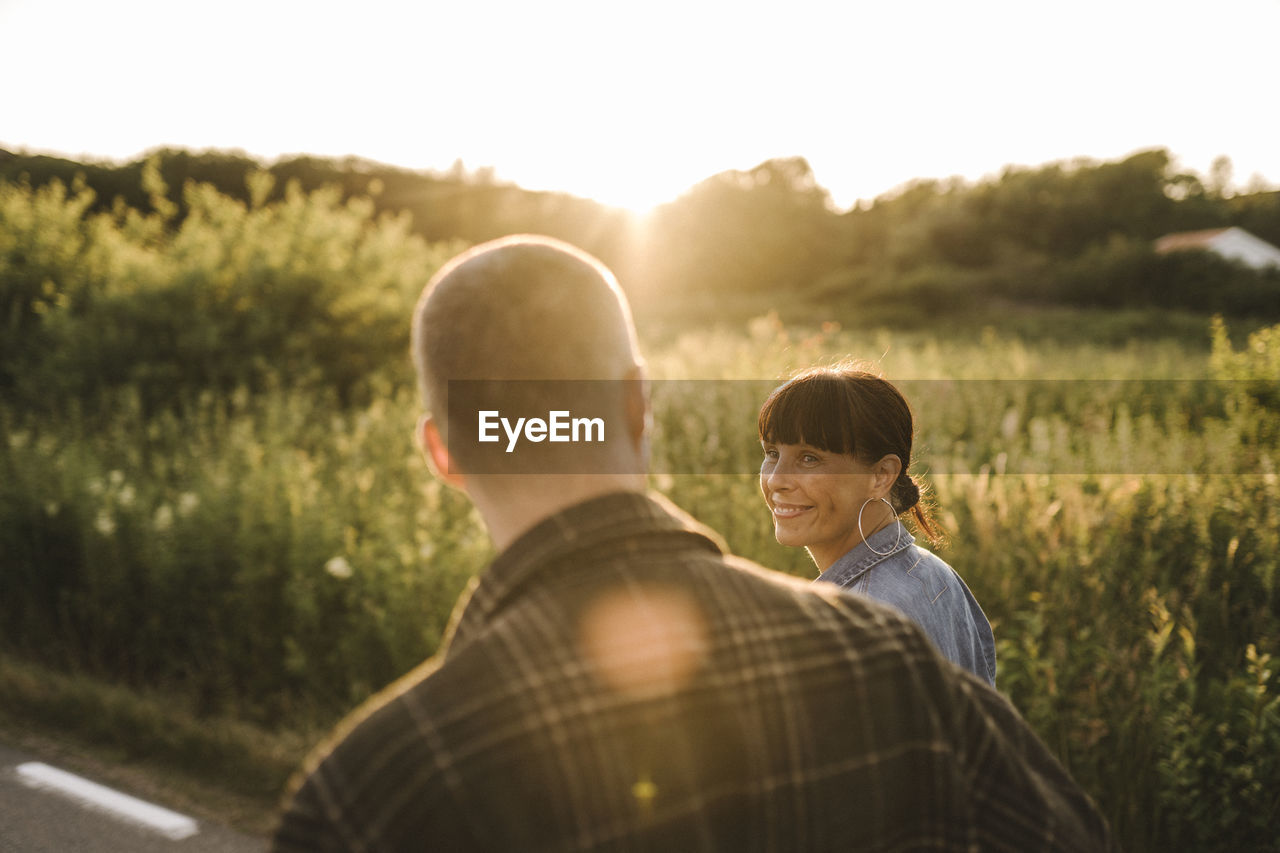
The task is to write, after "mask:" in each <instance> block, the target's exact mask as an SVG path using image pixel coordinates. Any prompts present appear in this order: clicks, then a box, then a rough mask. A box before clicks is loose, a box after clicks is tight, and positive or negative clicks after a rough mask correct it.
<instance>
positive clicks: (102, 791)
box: [16, 761, 200, 841]
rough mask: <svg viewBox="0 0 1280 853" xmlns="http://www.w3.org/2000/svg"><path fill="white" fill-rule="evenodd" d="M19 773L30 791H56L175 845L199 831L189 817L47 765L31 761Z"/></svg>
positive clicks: (21, 767) (19, 767) (18, 769)
mask: <svg viewBox="0 0 1280 853" xmlns="http://www.w3.org/2000/svg"><path fill="white" fill-rule="evenodd" d="M16 769H17V773H18V779H19V780H20V781H21V782H22V784H24V785H27V786H28V787H31V788H42V789H45V790H49V791H54V792H56V793H59V794H62V795H64V796H67V797H70V798H72V799H74V800H77V801H79V802H80V803H81V804H83V805H85V806H88V807H90V808H95V809H98V810H100V811H105V812H107V813H108V814H111V815H113V816H115V817H118V818H120V819H121V820H127V821H129V822H131V823H136V824H140V825H142V826H144V827H146V828H148V829H151V830H154V831H155V832H158V833H160V834H161V835H164V836H166V837H168V838H172V839H173V840H174V841H181V840H182V839H184V838H189V837H191V836H192V835H195V834H196V833H198V832H199V831H200V829H199V827H198V826H197V825H196V822H195V821H194V820H192V819H191V818H189V817H187V816H186V815H183V814H178V813H177V812H173V811H169V810H168V809H166V808H161V807H160V806H157V805H153V804H152V803H148V802H146V801H145V800H139V799H138V798H136V797H131V796H129V795H128V794H122V793H120V792H119V791H115V790H112V789H111V788H108V787H106V786H105V785H99V784H98V783H96V782H90V781H89V780H88V779H84V778H82V777H80V776H76V775H75V774H73V773H68V772H66V771H65V770H59V769H58V768H56V767H50V766H49V765H48V764H42V763H40V762H38V761H29V762H27V763H26V764H19V765H18V767H17V768H16Z"/></svg>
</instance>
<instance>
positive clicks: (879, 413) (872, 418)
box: [759, 364, 942, 545]
mask: <svg viewBox="0 0 1280 853" xmlns="http://www.w3.org/2000/svg"><path fill="white" fill-rule="evenodd" d="M914 430H915V425H914V420H913V418H912V415H911V407H910V406H909V405H908V404H907V400H906V398H905V397H903V396H902V393H901V392H900V391H898V389H897V388H895V387H894V386H893V384H892V383H890V382H889V381H888V380H886V379H884V378H882V377H880V376H877V375H876V374H874V373H871V372H870V371H868V370H865V369H864V368H863V367H862V366H860V365H857V364H840V365H836V366H833V367H812V368H809V369H807V370H803V371H801V372H800V373H797V374H796V375H795V376H793V377H791V379H789V380H787V382H786V383H785V384H783V385H781V386H779V387H778V388H776V389H774V391H773V393H772V394H770V395H769V397H768V399H766V400H765V401H764V405H763V406H761V407H760V419H759V431H760V440H761V441H764V442H768V443H772V444H807V445H809V446H810V447H814V448H816V449H818V450H825V451H827V452H829V453H847V454H849V455H850V456H853V457H854V458H855V459H857V460H858V461H860V462H862V463H864V464H867V465H870V464H873V463H875V462H877V461H879V460H880V459H882V458H884V457H885V456H886V455H888V454H890V453H892V454H894V455H895V456H897V457H898V458H899V459H900V460H902V470H901V472H900V473H899V474H898V479H897V481H896V482H895V483H894V484H893V487H892V488H891V489H890V490H889V501H890V503H892V504H893V508H894V511H895V512H897V513H898V514H902V513H904V512H907V511H910V512H911V515H912V517H913V518H914V520H915V522H916V526H917V527H918V528H919V530H920V532H921V533H923V534H924V537H925V538H926V539H928V540H929V542H930V543H932V544H934V545H938V544H940V543H941V541H942V537H941V534H940V532H939V531H938V530H937V527H936V524H935V523H934V522H933V520H932V519H931V517H930V514H929V511H928V509H927V508H926V507H925V506H924V505H923V504H922V503H921V488H920V484H919V483H917V482H916V480H915V478H913V477H911V476H910V475H908V474H907V469H908V468H909V467H910V465H911V441H912V437H913V433H914Z"/></svg>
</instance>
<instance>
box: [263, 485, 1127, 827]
mask: <svg viewBox="0 0 1280 853" xmlns="http://www.w3.org/2000/svg"><path fill="white" fill-rule="evenodd" d="M678 513H679V511H678V510H674V508H671V507H669V506H668V505H665V504H664V503H659V502H658V501H656V500H654V499H651V498H648V497H646V496H644V495H641V494H638V493H620V494H614V495H608V496H605V497H602V498H598V499H596V500H593V501H588V502H586V503H583V504H580V505H578V506H576V507H573V508H571V509H569V510H567V511H565V512H563V513H560V514H558V515H556V516H554V517H552V518H550V519H547V520H546V521H544V522H542V523H541V524H539V525H538V526H537V527H535V528H534V529H533V530H531V531H529V532H528V533H526V534H525V535H523V536H522V537H521V538H520V539H519V540H518V541H517V542H515V543H514V544H513V545H511V547H509V548H508V549H506V551H504V552H503V553H502V554H501V555H500V556H499V557H498V559H497V560H496V561H495V562H494V563H493V564H492V566H490V567H489V568H488V569H487V570H486V571H485V572H484V573H483V574H482V576H481V577H480V578H479V579H478V582H476V583H474V584H473V588H472V592H471V595H470V598H469V600H467V599H466V598H464V600H463V601H462V602H460V603H459V607H458V610H457V611H455V617H454V623H453V626H452V628H451V631H450V636H449V637H448V638H447V640H446V644H445V645H444V646H443V647H442V650H441V652H440V653H439V654H438V655H437V656H436V657H435V658H433V659H432V660H430V661H428V662H426V663H425V664H423V665H422V666H421V667H419V668H418V669H416V670H415V671H413V672H411V673H410V674H409V675H407V676H405V677H404V678H403V679H401V680H400V681H399V682H397V683H396V684H395V685H392V687H390V688H388V689H387V690H386V691H384V692H383V693H382V694H381V695H380V696H378V697H375V699H373V700H371V702H370V703H369V704H368V705H367V706H366V707H365V708H364V709H362V710H361V711H359V712H358V713H357V714H355V715H353V716H352V718H351V719H350V720H349V721H348V722H347V723H345V724H344V725H343V726H341V727H340V728H339V729H338V731H337V732H336V733H335V735H334V737H333V738H332V739H331V741H330V743H329V744H328V745H325V746H322V747H321V748H320V749H319V750H318V751H317V753H316V755H315V756H313V758H312V759H311V760H310V761H309V762H308V770H307V771H306V772H305V773H304V774H302V775H301V776H300V777H299V781H298V782H295V785H294V790H293V793H292V795H291V797H290V798H289V800H288V802H287V805H286V808H285V811H284V814H283V815H282V819H281V822H280V825H279V827H278V828H277V831H276V834H275V837H274V840H273V849H274V850H277V851H329V850H359V851H391V850H442V851H467V850H487V851H562V850H655V851H658V850H661V851H679V853H684V851H732V853H741V852H742V851H801V850H886V851H887V850H926V849H927V850H956V851H961V850H963V851H972V850H1008V851H1019V853H1024V851H1031V850H1062V851H1085V850H1104V849H1111V841H1110V839H1109V836H1108V832H1107V828H1106V824H1105V822H1104V821H1103V819H1102V818H1101V816H1100V815H1099V814H1098V812H1097V811H1096V810H1095V808H1094V806H1093V804H1092V803H1091V802H1090V800H1089V799H1088V797H1086V795H1085V794H1084V793H1083V792H1082V791H1081V790H1080V789H1079V788H1077V787H1076V785H1075V784H1074V783H1073V782H1072V780H1071V779H1070V777H1069V776H1068V775H1067V773H1066V771H1065V770H1064V769H1063V768H1062V766H1061V765H1060V764H1059V763H1058V762H1057V761H1056V760H1055V759H1054V758H1053V756H1052V755H1051V754H1050V753H1049V752H1048V751H1047V750H1046V748H1045V747H1044V745H1043V744H1042V743H1041V742H1040V741H1039V740H1038V739H1037V738H1036V736H1035V735H1034V734H1033V733H1032V732H1031V731H1030V729H1029V728H1028V727H1027V725H1026V723H1025V722H1024V721H1023V720H1022V719H1021V717H1019V715H1018V714H1017V712H1016V711H1014V710H1013V708H1012V707H1011V706H1010V705H1009V704H1008V702H1007V701H1005V700H1004V699H1003V698H1002V697H1001V696H1000V695H999V694H997V693H996V692H995V691H993V690H991V689H989V688H988V687H987V686H986V685H984V684H982V683H980V682H979V681H978V680H977V679H975V678H973V677H972V676H971V675H969V674H968V673H965V672H963V671H961V670H960V669H959V668H957V667H955V666H953V665H952V664H950V663H948V662H946V661H945V660H943V659H942V658H941V657H940V656H939V655H938V653H937V652H936V651H935V650H934V648H933V646H932V645H931V644H930V642H929V640H928V639H927V638H926V637H925V635H924V634H923V633H922V632H921V631H920V629H919V628H918V627H917V626H915V625H914V624H913V623H912V622H910V621H909V620H907V619H906V618H904V617H903V616H901V615H900V614H898V613H897V612H896V611H893V610H891V609H890V608H888V607H885V606H883V605H880V604H878V603H876V602H874V601H871V600H868V599H865V598H862V597H859V596H855V595H852V594H848V593H845V592H842V591H841V590H839V589H838V588H836V587H834V586H831V585H827V584H819V585H816V586H815V585H810V584H808V583H806V582H804V581H801V580H799V579H794V578H789V577H786V576H783V575H780V574H777V573H774V572H768V571H765V570H763V569H760V568H759V567H757V566H755V565H753V564H750V563H748V562H746V561H743V560H738V559H736V558H733V557H727V556H725V555H724V554H723V552H722V550H721V548H720V547H719V545H718V543H717V541H716V540H715V539H714V538H713V536H712V535H709V534H708V533H707V532H705V531H702V530H701V529H699V528H697V527H696V525H694V524H693V523H692V522H691V521H690V520H688V519H687V518H684V517H682V516H681V515H679V514H678Z"/></svg>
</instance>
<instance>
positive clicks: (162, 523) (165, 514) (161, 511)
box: [151, 504, 173, 533]
mask: <svg viewBox="0 0 1280 853" xmlns="http://www.w3.org/2000/svg"><path fill="white" fill-rule="evenodd" d="M151 526H152V527H154V528H155V529H156V532H158V533H164V532H165V531H166V530H168V529H169V528H170V527H173V507H171V506H169V505H168V504H161V505H160V507H159V508H158V509H157V510H156V514H155V517H154V518H152V519H151Z"/></svg>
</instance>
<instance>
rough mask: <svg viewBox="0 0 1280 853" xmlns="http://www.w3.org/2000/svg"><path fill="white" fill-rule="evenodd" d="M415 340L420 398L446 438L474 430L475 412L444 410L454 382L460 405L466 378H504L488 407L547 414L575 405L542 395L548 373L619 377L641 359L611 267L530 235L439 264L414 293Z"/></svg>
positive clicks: (578, 377)
mask: <svg viewBox="0 0 1280 853" xmlns="http://www.w3.org/2000/svg"><path fill="white" fill-rule="evenodd" d="M412 346H413V358H414V364H415V366H416V367H417V372H418V384H419V390H420V392H421V393H422V397H423V402H424V404H425V406H426V408H427V411H428V412H430V413H431V414H432V415H433V416H434V417H435V418H436V420H437V423H438V424H439V427H440V430H441V433H442V435H445V437H446V438H447V435H448V432H450V431H453V430H461V429H465V428H467V427H468V426H469V427H470V429H471V431H472V432H474V428H475V424H474V418H475V412H474V411H470V410H468V409H467V408H466V407H464V406H457V405H455V406H453V407H450V405H449V388H450V383H454V390H455V402H456V400H457V394H456V392H457V391H458V389H459V388H463V387H467V385H468V383H467V381H468V380H470V381H477V382H478V381H484V382H489V383H494V381H495V380H497V381H501V389H500V391H499V392H498V393H500V395H501V397H500V399H496V400H495V399H493V398H491V397H488V398H486V399H487V400H488V403H487V405H492V406H499V407H501V408H506V409H510V410H511V411H533V410H536V409H538V408H539V407H541V410H542V412H543V413H545V412H546V411H547V408H548V406H550V407H552V408H562V409H563V408H568V407H570V406H572V405H573V403H574V401H573V400H572V399H571V396H572V395H571V392H561V391H559V390H558V391H557V392H556V393H555V394H553V395H551V396H554V397H555V399H547V397H548V392H547V388H548V387H549V386H548V384H547V381H548V380H550V381H562V380H568V381H573V380H587V379H590V380H621V379H624V378H627V377H628V375H629V373H630V372H631V371H634V369H635V368H636V366H637V365H638V364H639V363H640V356H639V351H638V347H637V345H636V338H635V330H634V327H633V325H632V321H631V312H630V309H629V308H628V306H627V302H626V298H625V297H624V296H623V294H622V291H621V290H620V289H619V287H618V283H617V281H616V280H615V279H614V276H613V274H612V273H611V272H610V271H609V270H608V268H606V267H605V266H604V265H603V264H601V263H600V262H599V261H598V260H596V259H595V258H593V257H592V256H590V255H588V254H587V253H585V252H583V251H581V250H579V249H577V248H575V247H573V246H570V245H569V244H567V243H563V242H561V241H558V240H554V239H551V238H548V237H536V236H528V235H521V236H516V237H507V238H504V239H501V240H495V241H492V242H489V243H484V244H482V245H479V246H476V247H475V248H473V249H471V250H470V251H467V252H465V253H463V254H462V255H459V256H458V257H456V258H454V259H453V260H451V261H450V262H449V263H448V264H446V265H445V266H444V267H443V268H441V270H440V271H439V272H438V273H437V274H436V275H435V276H434V277H433V278H432V280H431V281H430V282H429V283H428V284H427V286H426V288H425V289H424V290H423V293H422V296H421V298H420V299H419V300H418V305H417V309H416V310H415V312H414V318H413V344H412ZM516 380H528V381H516ZM460 381H461V382H460ZM494 384H496V383H494ZM555 387H556V388H557V389H563V388H570V389H572V388H573V387H574V386H572V385H571V384H570V385H564V384H560V385H556V386H555ZM486 393H489V392H488V391H486ZM565 394H569V397H566V396H565ZM460 434H461V433H460ZM451 444H452V442H451Z"/></svg>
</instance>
